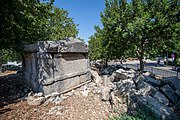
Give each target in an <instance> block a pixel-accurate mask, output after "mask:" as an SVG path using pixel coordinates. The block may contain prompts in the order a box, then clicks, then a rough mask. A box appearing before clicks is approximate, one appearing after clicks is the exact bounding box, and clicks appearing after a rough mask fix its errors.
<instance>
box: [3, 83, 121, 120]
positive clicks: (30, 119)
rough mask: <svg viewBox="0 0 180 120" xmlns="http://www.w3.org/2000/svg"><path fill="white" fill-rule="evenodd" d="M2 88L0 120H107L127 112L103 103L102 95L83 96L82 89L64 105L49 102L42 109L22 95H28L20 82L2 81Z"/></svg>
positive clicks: (90, 94)
mask: <svg viewBox="0 0 180 120" xmlns="http://www.w3.org/2000/svg"><path fill="white" fill-rule="evenodd" d="M12 83H13V84H12ZM90 84H91V83H90ZM12 86H14V87H12ZM0 88H1V90H3V91H0V120H88V119H89V120H105V119H109V117H110V116H117V115H119V114H120V113H121V112H122V111H123V110H122V107H121V106H120V109H121V111H117V110H115V108H112V106H111V105H110V103H109V101H106V102H104V101H101V96H100V94H97V93H94V92H92V91H90V92H89V93H88V96H84V95H82V94H81V92H82V90H81V88H78V89H76V90H74V92H75V93H76V94H72V95H71V96H69V97H67V98H66V99H64V100H62V101H61V102H56V103H52V102H45V103H43V104H41V105H39V106H32V105H29V104H28V103H27V100H26V98H27V94H26V95H24V96H25V97H22V96H21V95H18V94H19V93H21V94H22V92H23V91H25V89H24V88H23V87H22V86H20V84H19V83H18V82H12V81H11V80H9V81H3V82H2V81H1V86H0ZM7 88H8V90H7ZM26 91H27V90H26ZM67 94H68V93H67ZM14 96H15V97H14ZM118 100H119V99H118ZM116 103H117V104H119V103H120V102H117V101H116ZM116 108H117V106H116Z"/></svg>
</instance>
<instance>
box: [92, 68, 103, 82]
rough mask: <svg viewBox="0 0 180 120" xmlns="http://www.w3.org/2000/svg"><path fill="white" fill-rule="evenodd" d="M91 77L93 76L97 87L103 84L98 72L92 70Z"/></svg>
mask: <svg viewBox="0 0 180 120" xmlns="http://www.w3.org/2000/svg"><path fill="white" fill-rule="evenodd" d="M91 75H92V77H93V81H94V82H95V83H96V85H100V84H101V83H102V79H101V77H100V76H99V74H98V73H97V72H96V71H94V70H91Z"/></svg>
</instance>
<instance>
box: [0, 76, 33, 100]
mask: <svg viewBox="0 0 180 120" xmlns="http://www.w3.org/2000/svg"><path fill="white" fill-rule="evenodd" d="M21 79H22V78H21V74H9V75H5V76H0V101H6V100H9V99H10V100H15V99H18V98H22V97H25V96H27V94H28V92H29V91H30V90H29V89H27V88H26V87H25V86H24V85H23V84H22V81H21Z"/></svg>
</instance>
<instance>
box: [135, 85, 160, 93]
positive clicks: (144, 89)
mask: <svg viewBox="0 0 180 120" xmlns="http://www.w3.org/2000/svg"><path fill="white" fill-rule="evenodd" d="M137 89H138V93H140V94H141V95H153V94H154V93H155V92H156V91H157V89H156V88H155V87H153V86H152V85H151V84H149V83H146V82H139V83H138V86H137Z"/></svg>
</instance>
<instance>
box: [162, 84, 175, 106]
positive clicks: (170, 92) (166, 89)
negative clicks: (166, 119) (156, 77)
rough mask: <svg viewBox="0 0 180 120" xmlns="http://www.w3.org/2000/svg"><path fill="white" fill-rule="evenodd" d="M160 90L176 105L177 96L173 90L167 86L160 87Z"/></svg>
mask: <svg viewBox="0 0 180 120" xmlns="http://www.w3.org/2000/svg"><path fill="white" fill-rule="evenodd" d="M160 89H161V90H162V91H163V93H164V94H165V95H166V96H167V97H168V98H169V99H170V100H171V101H172V102H173V103H174V104H176V103H177V101H178V96H177V95H176V94H175V92H174V90H173V89H172V88H171V87H170V86H169V85H165V86H163V87H161V88H160Z"/></svg>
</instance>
